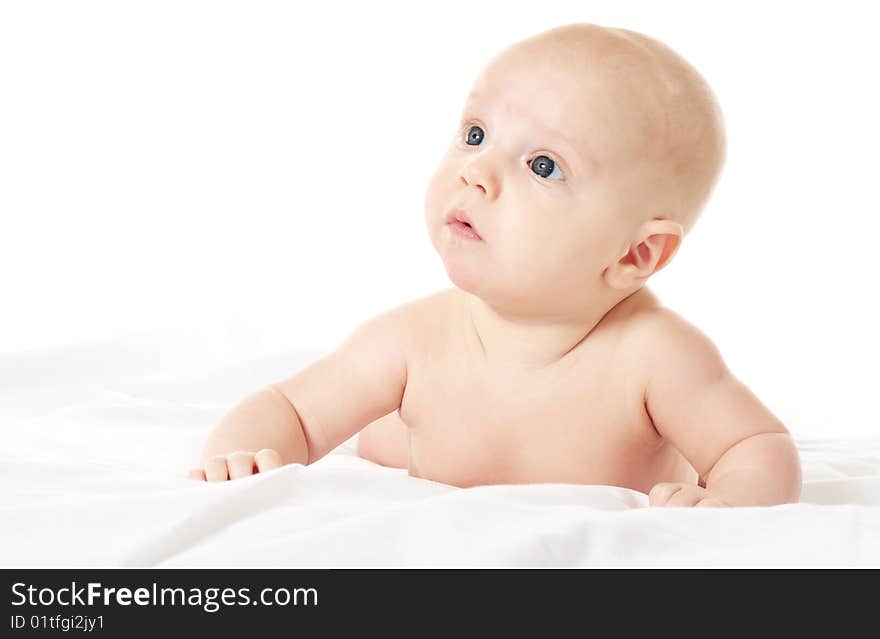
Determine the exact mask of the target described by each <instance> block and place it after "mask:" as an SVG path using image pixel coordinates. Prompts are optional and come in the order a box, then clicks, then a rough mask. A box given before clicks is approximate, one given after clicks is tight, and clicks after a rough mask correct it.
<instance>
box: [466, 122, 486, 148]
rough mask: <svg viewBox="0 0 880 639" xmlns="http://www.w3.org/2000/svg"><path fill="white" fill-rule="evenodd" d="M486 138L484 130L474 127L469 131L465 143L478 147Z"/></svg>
mask: <svg viewBox="0 0 880 639" xmlns="http://www.w3.org/2000/svg"><path fill="white" fill-rule="evenodd" d="M484 137H486V134H485V133H483V129H481V128H480V127H478V126H472V127H471V128H470V129H468V132H467V139H466V140H465V142H466V143H467V144H470V145H471V146H478V145H479V144H480V143H481V142H482V141H483V138H484Z"/></svg>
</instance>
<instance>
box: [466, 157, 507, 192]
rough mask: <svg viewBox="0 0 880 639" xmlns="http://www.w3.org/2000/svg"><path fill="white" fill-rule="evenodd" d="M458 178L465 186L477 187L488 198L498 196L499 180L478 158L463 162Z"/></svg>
mask: <svg viewBox="0 0 880 639" xmlns="http://www.w3.org/2000/svg"><path fill="white" fill-rule="evenodd" d="M459 177H460V179H461V181H462V183H463V184H464V185H465V186H473V187H474V188H476V189H478V190H479V191H480V192H481V193H482V194H483V195H484V196H485V197H486V199H488V200H494V199H495V198H496V197H498V192H499V190H500V182H499V180H498V176H497V175H496V173H495V172H494V171H492V170H491V169H490V168H489V167H488V166H487V164H486V162H482V161H480V160H472V161H471V162H468V163H467V164H465V166H464V167H463V168H462V171H461V173H460V176H459Z"/></svg>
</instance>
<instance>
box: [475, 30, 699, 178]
mask: <svg viewBox="0 0 880 639" xmlns="http://www.w3.org/2000/svg"><path fill="white" fill-rule="evenodd" d="M706 95H707V89H706V88H705V85H704V84H703V81H702V79H701V78H700V77H699V74H697V73H696V72H695V71H694V70H693V68H692V67H690V65H688V64H687V63H686V62H685V61H684V60H683V59H682V58H681V57H680V56H678V54H676V53H675V52H674V51H672V50H671V49H669V48H668V47H666V46H665V45H663V44H662V43H660V42H659V41H655V40H652V39H650V38H648V37H647V36H643V35H641V34H637V33H634V32H629V31H625V30H621V29H607V28H605V27H600V26H597V25H571V26H567V27H561V28H558V29H554V30H551V31H548V32H544V33H542V34H539V35H537V36H534V37H532V38H529V39H527V40H524V41H522V42H519V43H517V44H514V45H513V46H511V47H509V48H508V49H506V50H504V51H502V52H501V53H500V54H498V55H497V56H495V58H493V59H492V60H490V62H489V64H488V65H487V66H486V67H485V68H484V69H483V71H482V72H481V73H480V75H479V76H478V78H477V80H476V82H475V83H474V86H473V90H472V92H471V96H469V103H471V102H472V101H475V100H489V101H493V102H494V104H496V105H497V104H498V103H500V102H503V103H507V104H510V105H520V106H524V107H528V108H527V109H526V110H527V111H528V112H529V113H533V114H535V117H536V118H539V119H540V120H542V121H548V122H552V123H554V124H556V125H557V126H565V127H566V128H567V129H569V130H570V131H571V132H572V134H573V135H574V136H575V137H577V136H578V135H583V136H586V138H587V139H589V140H590V144H591V145H592V146H593V147H594V148H597V149H599V154H601V155H605V156H607V157H606V158H604V159H606V160H611V159H612V158H616V159H618V160H620V161H625V159H626V158H627V157H629V156H631V155H632V154H633V153H638V154H641V153H642V151H643V149H644V148H645V146H646V145H647V146H648V147H650V148H653V149H658V148H659V147H658V145H657V144H656V142H657V140H658V137H664V136H666V133H664V132H668V129H669V126H670V117H671V115H670V113H671V112H672V113H680V114H683V115H684V114H693V115H698V114H697V113H696V112H698V111H706V105H705V104H702V105H701V103H705V102H706ZM709 106H710V107H711V105H709ZM675 128H679V127H675ZM666 141H667V142H672V140H666Z"/></svg>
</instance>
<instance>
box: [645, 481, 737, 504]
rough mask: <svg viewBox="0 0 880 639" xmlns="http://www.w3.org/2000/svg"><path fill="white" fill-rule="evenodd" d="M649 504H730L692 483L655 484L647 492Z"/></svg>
mask: <svg viewBox="0 0 880 639" xmlns="http://www.w3.org/2000/svg"><path fill="white" fill-rule="evenodd" d="M648 505H649V506H707V507H710V508H712V507H724V506H730V504H728V503H725V502H724V501H723V500H721V499H719V498H718V497H717V496H716V495H714V494H713V493H711V492H709V491H708V490H706V489H705V488H702V487H700V486H695V485H693V484H679V483H663V484H657V485H655V486H654V487H653V488H652V489H651V492H650V493H648Z"/></svg>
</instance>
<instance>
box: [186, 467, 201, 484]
mask: <svg viewBox="0 0 880 639" xmlns="http://www.w3.org/2000/svg"><path fill="white" fill-rule="evenodd" d="M186 478H187V479H196V480H198V481H205V471H204V470H202V469H201V468H193V469H192V470H191V471H189V472H188V473H187V475H186Z"/></svg>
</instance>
